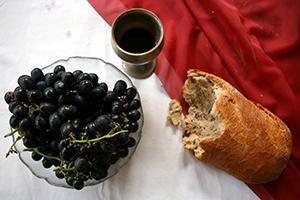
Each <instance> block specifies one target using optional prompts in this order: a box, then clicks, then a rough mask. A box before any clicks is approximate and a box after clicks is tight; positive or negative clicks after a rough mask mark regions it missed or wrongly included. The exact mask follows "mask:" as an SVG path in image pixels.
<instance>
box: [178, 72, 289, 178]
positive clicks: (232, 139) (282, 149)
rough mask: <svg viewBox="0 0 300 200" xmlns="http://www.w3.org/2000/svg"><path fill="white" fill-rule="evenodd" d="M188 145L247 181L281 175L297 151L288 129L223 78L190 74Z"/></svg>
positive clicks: (186, 95)
mask: <svg viewBox="0 0 300 200" xmlns="http://www.w3.org/2000/svg"><path fill="white" fill-rule="evenodd" d="M183 97H184V99H185V101H186V102H187V103H188V104H189V110H188V114H187V115H186V117H185V119H184V121H183V129H184V135H183V143H184V147H185V148H186V149H189V150H191V151H192V152H193V154H194V155H195V156H196V157H197V158H198V159H199V160H202V161H205V162H207V163H210V164H212V165H214V166H216V167H218V168H220V169H223V170H224V171H226V172H228V173H229V174H231V175H233V176H235V177H236V178H238V179H240V180H242V181H244V182H247V183H267V182H270V181H274V180H275V179H277V178H278V177H279V175H280V174H281V172H282V171H283V169H284V168H285V166H286V164H287V162H288V160H289V156H290V153H291V147H292V141H291V134H290V131H289V129H288V127H287V126H286V125H285V124H284V123H283V122H282V121H281V120H280V119H279V118H278V117H276V116H275V115H274V114H272V113H271V112H270V111H268V110H267V109H266V108H263V107H262V106H261V105H259V104H256V103H253V102H251V101H249V100H248V99H246V98H245V97H244V96H243V95H242V94H241V93H240V92H238V91H237V90H236V89H235V88H234V87H233V86H231V85H230V84H229V83H227V82H226V81H224V80H223V79H221V78H219V77H217V76H214V75H212V74H208V73H205V72H200V71H197V70H189V71H188V78H187V80H186V82H185V84H184V86H183Z"/></svg>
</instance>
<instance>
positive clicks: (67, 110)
mask: <svg viewBox="0 0 300 200" xmlns="http://www.w3.org/2000/svg"><path fill="white" fill-rule="evenodd" d="M57 113H58V115H59V116H60V118H61V119H63V120H67V119H73V118H75V117H76V115H77V114H78V109H77V107H76V106H74V105H62V106H60V107H59V108H58V110H57Z"/></svg>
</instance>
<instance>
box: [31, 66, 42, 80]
mask: <svg viewBox="0 0 300 200" xmlns="http://www.w3.org/2000/svg"><path fill="white" fill-rule="evenodd" d="M31 78H32V80H33V81H34V82H39V81H43V80H44V79H45V76H44V73H43V71H42V70H41V69H39V68H34V69H33V70H31Z"/></svg>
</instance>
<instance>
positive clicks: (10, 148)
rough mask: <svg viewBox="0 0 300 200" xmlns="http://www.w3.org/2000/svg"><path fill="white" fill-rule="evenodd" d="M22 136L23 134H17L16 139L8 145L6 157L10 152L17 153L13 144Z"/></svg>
mask: <svg viewBox="0 0 300 200" xmlns="http://www.w3.org/2000/svg"><path fill="white" fill-rule="evenodd" d="M23 137H24V135H19V136H18V137H17V138H16V140H15V141H14V142H13V143H12V144H11V145H10V147H9V149H8V152H7V153H6V156H5V157H6V158H7V157H8V156H9V155H10V154H11V153H17V151H16V150H14V146H15V144H16V143H17V142H18V141H19V140H21V139H22V138H23Z"/></svg>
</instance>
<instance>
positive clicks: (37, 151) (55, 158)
mask: <svg viewBox="0 0 300 200" xmlns="http://www.w3.org/2000/svg"><path fill="white" fill-rule="evenodd" d="M24 151H32V152H35V153H37V154H39V155H41V156H43V157H45V158H47V159H50V160H58V161H59V162H61V163H64V162H65V161H64V160H62V159H60V158H58V157H55V156H48V155H46V154H44V153H42V152H40V151H39V150H38V147H35V148H26V149H24Z"/></svg>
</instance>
